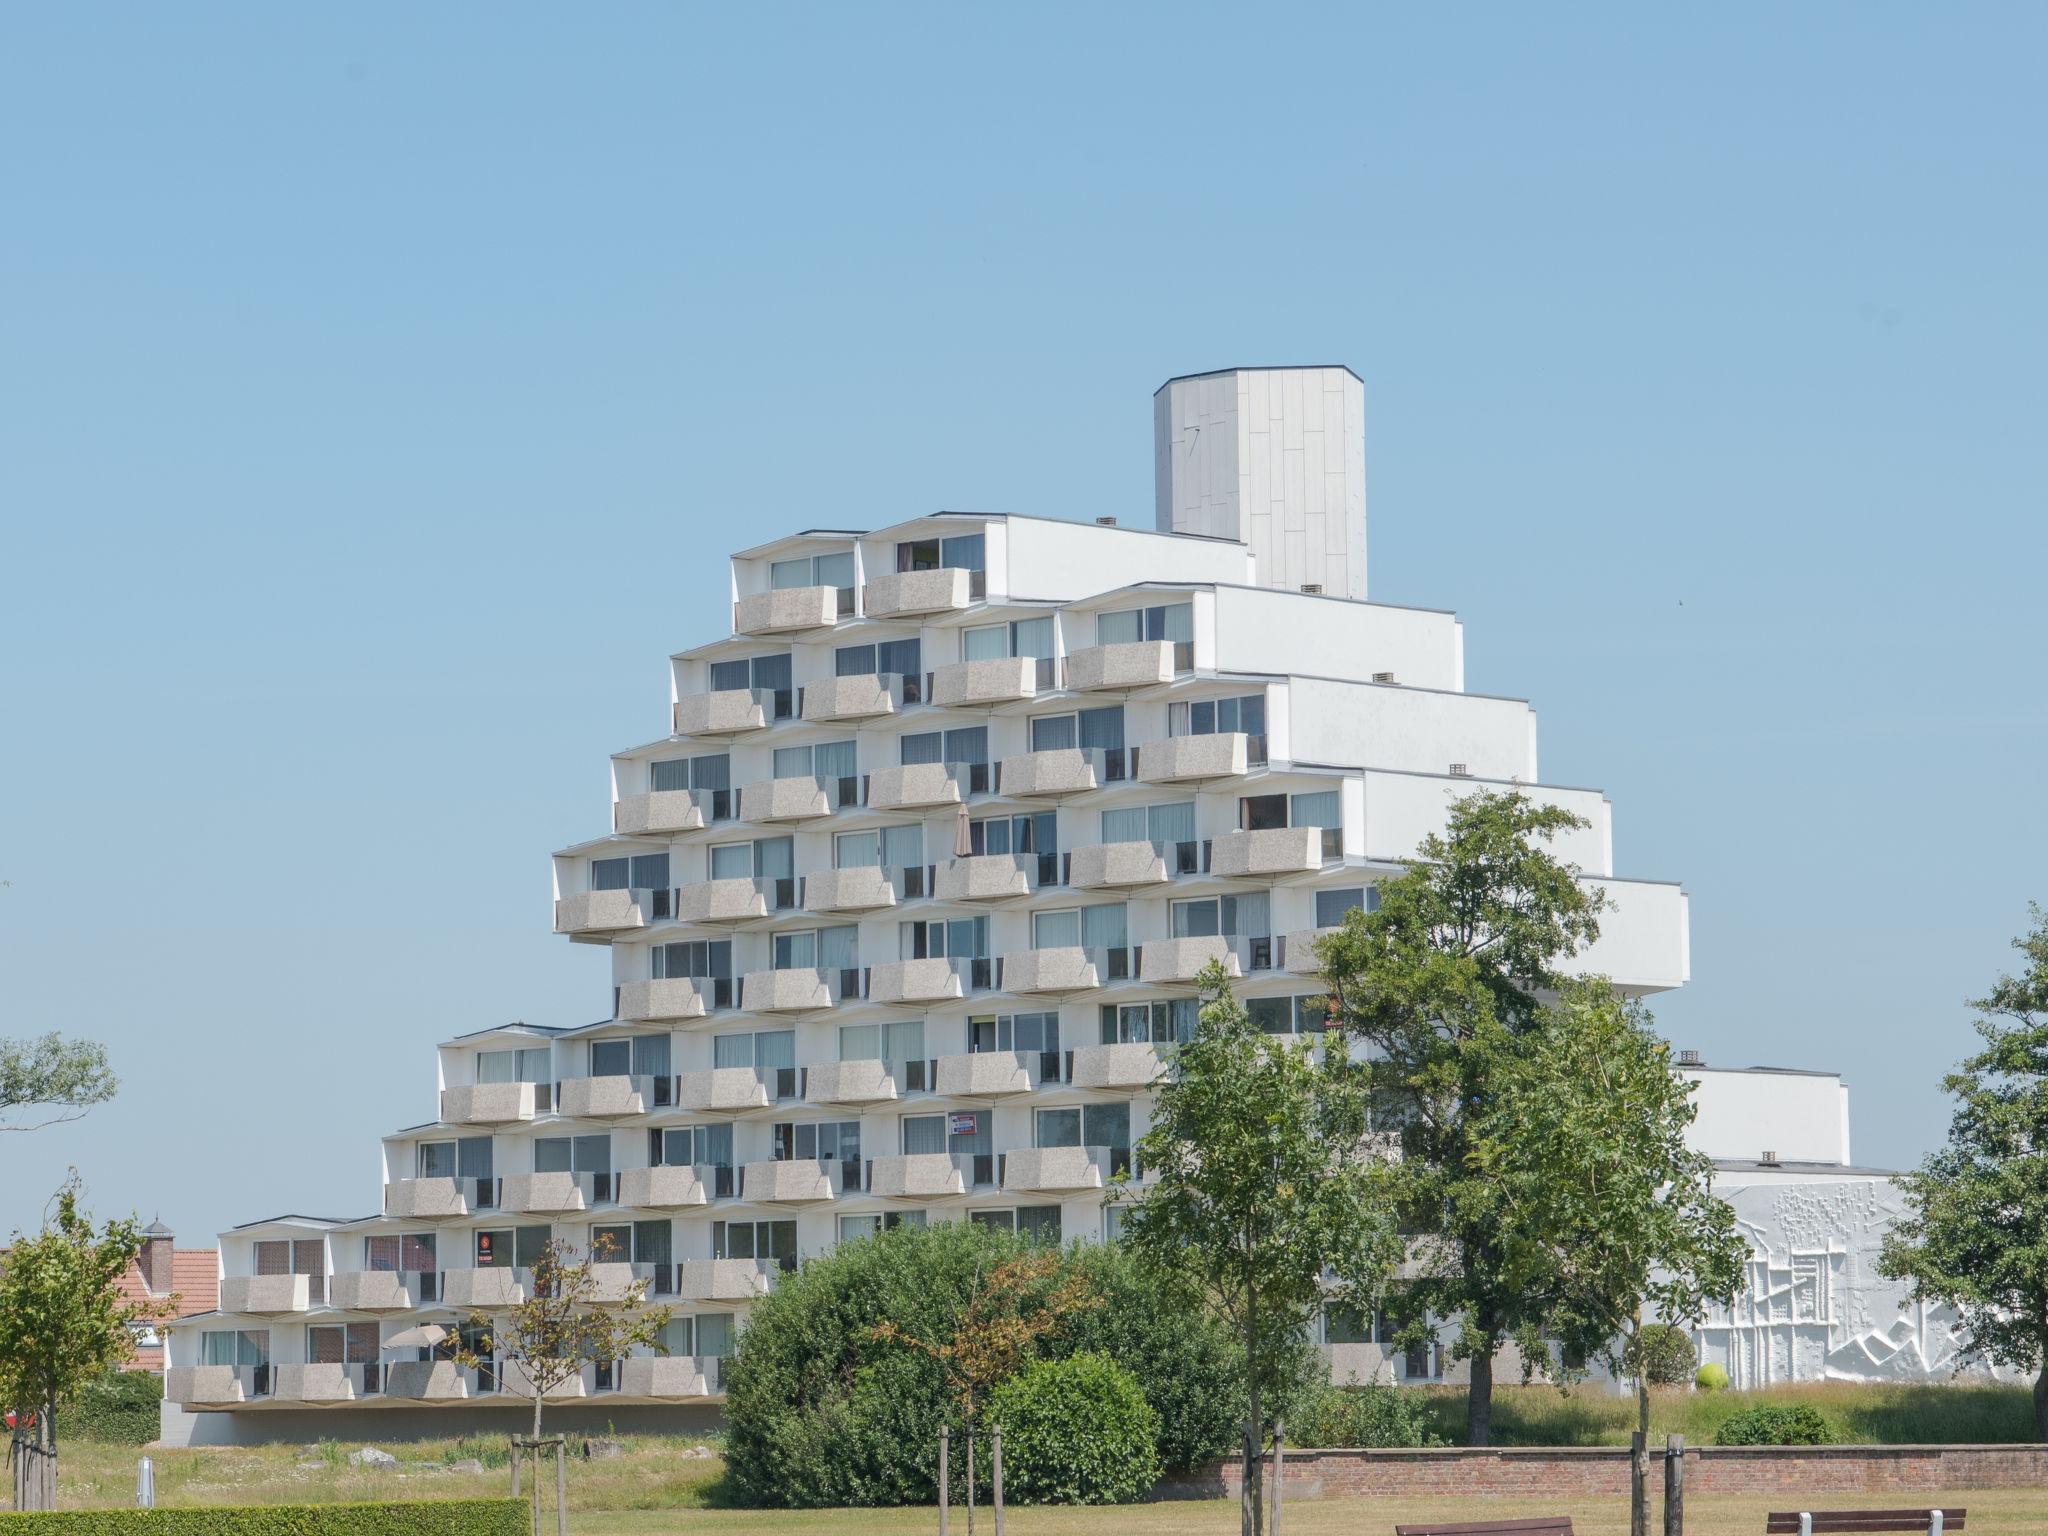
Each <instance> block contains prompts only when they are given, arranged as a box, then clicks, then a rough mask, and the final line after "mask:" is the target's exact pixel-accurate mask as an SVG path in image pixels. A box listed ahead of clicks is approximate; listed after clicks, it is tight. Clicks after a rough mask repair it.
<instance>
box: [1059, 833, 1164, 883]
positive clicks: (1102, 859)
mask: <svg viewBox="0 0 2048 1536" xmlns="http://www.w3.org/2000/svg"><path fill="white" fill-rule="evenodd" d="M1166 879H1167V873H1166V860H1165V859H1163V858H1161V857H1160V856H1159V851H1158V850H1157V849H1156V848H1154V847H1153V846H1152V845H1151V844H1150V843H1089V844H1085V845H1083V846H1082V847H1079V848H1076V849H1075V850H1074V851H1073V853H1072V854H1070V855H1069V856H1068V860H1067V884H1068V885H1069V886H1071V887H1072V888H1073V889H1075V890H1077V891H1096V890H1124V889H1128V888H1130V887H1132V886H1139V885H1160V884H1163V883H1164V882H1165V881H1166Z"/></svg>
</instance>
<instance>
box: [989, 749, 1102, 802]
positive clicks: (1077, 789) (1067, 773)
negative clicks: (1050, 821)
mask: <svg viewBox="0 0 2048 1536" xmlns="http://www.w3.org/2000/svg"><path fill="white" fill-rule="evenodd" d="M1124 758H1125V753H1124V750H1123V748H1121V747H1091V748H1089V749H1087V750H1085V751H1084V750H1082V749H1081V748H1079V747H1054V748H1049V749H1048V750H1046V751H1043V752H1020V753H1019V754H1017V756H1015V757H1006V758H1004V759H1003V760H1002V761H1001V762H1000V763H998V764H996V786H997V789H998V790H999V791H1000V792H1001V793H1002V794H1005V795H1016V796H1019V797H1022V798H1025V799H1042V800H1051V799H1058V798H1060V797H1061V796H1063V795H1079V794H1085V793H1087V792H1088V791H1089V790H1091V789H1098V788H1100V787H1101V786H1102V785H1104V784H1107V783H1111V782H1116V781H1121V780H1122V779H1123V778H1124V777H1125V773H1124Z"/></svg>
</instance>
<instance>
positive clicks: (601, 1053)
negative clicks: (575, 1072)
mask: <svg viewBox="0 0 2048 1536" xmlns="http://www.w3.org/2000/svg"><path fill="white" fill-rule="evenodd" d="M668 1073H669V1037H668V1036H667V1035H627V1036H620V1037H616V1038H614V1039H610V1040H593V1041H591V1042H590V1075H591V1076H592V1077H667V1076H668Z"/></svg>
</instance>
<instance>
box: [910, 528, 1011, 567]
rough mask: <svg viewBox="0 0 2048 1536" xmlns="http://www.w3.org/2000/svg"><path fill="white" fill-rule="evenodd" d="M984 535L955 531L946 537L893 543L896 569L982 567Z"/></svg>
mask: <svg viewBox="0 0 2048 1536" xmlns="http://www.w3.org/2000/svg"><path fill="white" fill-rule="evenodd" d="M987 548H988V537H987V535H985V534H979V533H962V534H956V535H954V536H953V537H952V538H950V539H912V540H908V541H906V542H904V543H901V544H898V545H897V546H896V569H897V570H899V571H979V570H983V569H985V566H984V564H983V562H984V561H985V560H986V559H987V557H988V556H987Z"/></svg>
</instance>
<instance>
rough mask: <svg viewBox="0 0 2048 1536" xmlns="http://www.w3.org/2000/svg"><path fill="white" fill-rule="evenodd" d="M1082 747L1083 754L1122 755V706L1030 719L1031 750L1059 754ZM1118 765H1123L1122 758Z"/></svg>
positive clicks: (1038, 716)
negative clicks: (1062, 751) (1104, 753)
mask: <svg viewBox="0 0 2048 1536" xmlns="http://www.w3.org/2000/svg"><path fill="white" fill-rule="evenodd" d="M1072 747H1079V748H1080V749H1081V750H1082V751H1084V752H1098V751H1099V752H1109V753H1118V754H1121V753H1122V751H1123V749H1124V711H1123V706H1122V705H1121V704H1112V705H1110V706H1109V707H1107V708H1105V709H1081V710H1074V711H1072V712H1071V713H1068V714H1064V715H1034V716H1033V717H1032V719H1031V750H1032V751H1034V752H1057V751H1060V750H1063V749H1066V748H1072ZM1116 761H1117V762H1118V763H1119V764H1120V763H1121V758H1120V757H1119V758H1117V759H1116Z"/></svg>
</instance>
